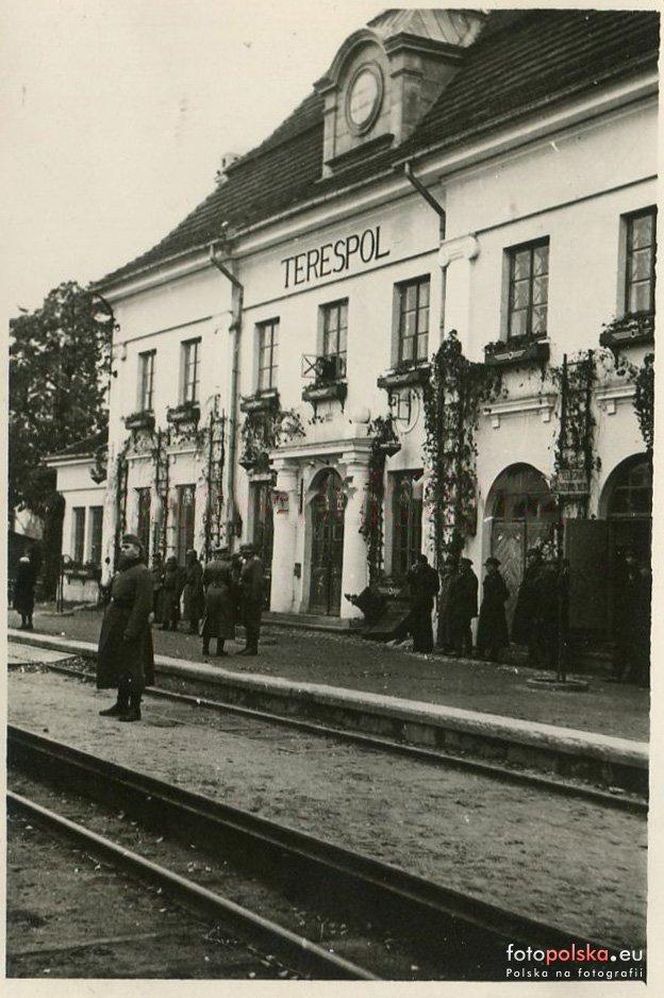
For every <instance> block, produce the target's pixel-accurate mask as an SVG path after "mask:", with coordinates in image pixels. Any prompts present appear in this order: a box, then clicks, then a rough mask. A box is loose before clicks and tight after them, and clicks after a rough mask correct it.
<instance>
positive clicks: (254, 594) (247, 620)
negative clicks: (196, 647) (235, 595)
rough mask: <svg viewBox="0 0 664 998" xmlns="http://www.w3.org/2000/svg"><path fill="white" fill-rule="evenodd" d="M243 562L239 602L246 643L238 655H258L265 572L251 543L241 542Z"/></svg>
mask: <svg viewBox="0 0 664 998" xmlns="http://www.w3.org/2000/svg"><path fill="white" fill-rule="evenodd" d="M242 554H243V556H244V564H243V566H242V571H241V572H240V603H241V608H242V623H243V624H244V626H245V630H246V645H245V647H244V648H243V649H242V651H241V652H238V654H240V655H258V638H259V636H260V629H261V615H262V613H263V598H264V595H265V583H264V579H265V574H264V572H263V562H262V561H261V560H260V558H259V557H258V556H257V554H256V551H255V548H254V546H253V544H243V546H242Z"/></svg>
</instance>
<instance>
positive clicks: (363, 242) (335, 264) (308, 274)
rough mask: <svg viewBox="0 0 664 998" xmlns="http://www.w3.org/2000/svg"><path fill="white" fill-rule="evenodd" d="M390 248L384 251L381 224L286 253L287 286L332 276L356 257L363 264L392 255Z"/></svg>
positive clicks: (285, 282) (344, 269) (285, 283)
mask: <svg viewBox="0 0 664 998" xmlns="http://www.w3.org/2000/svg"><path fill="white" fill-rule="evenodd" d="M389 255H390V251H389V250H383V251H381V248H380V225H377V226H376V227H375V228H373V229H365V230H364V232H362V233H361V234H358V233H357V232H353V233H352V234H351V235H350V236H344V237H343V238H342V239H337V240H336V242H333V243H323V245H322V246H316V247H315V248H314V249H310V250H306V252H304V253H297V254H296V255H295V256H287V257H286V259H285V260H282V261H281V264H282V266H283V268H284V287H285V288H290V287H295V286H296V285H298V284H307V283H308V282H309V281H310V280H311V279H312V278H314V277H329V276H330V275H331V274H341V273H343V272H344V271H346V270H348V269H349V267H350V266H351V264H352V263H354V262H356V260H354V258H356V259H359V260H361V261H362V263H371V261H372V260H382V259H383V257H386V256H389Z"/></svg>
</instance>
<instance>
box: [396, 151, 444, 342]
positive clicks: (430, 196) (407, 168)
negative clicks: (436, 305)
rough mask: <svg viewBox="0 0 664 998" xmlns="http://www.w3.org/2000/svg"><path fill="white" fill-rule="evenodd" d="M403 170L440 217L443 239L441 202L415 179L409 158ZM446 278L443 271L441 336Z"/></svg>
mask: <svg viewBox="0 0 664 998" xmlns="http://www.w3.org/2000/svg"><path fill="white" fill-rule="evenodd" d="M403 172H404V176H405V178H406V180H408V181H409V182H410V184H411V186H412V187H414V188H415V190H416V191H417V193H418V194H419V195H420V197H422V198H424V200H425V201H426V203H427V204H428V205H429V207H430V208H433V210H434V211H435V212H436V214H437V215H438V217H439V219H440V228H439V233H438V235H439V239H440V241H441V242H442V241H443V239H444V238H445V225H446V221H445V218H446V216H445V209H444V208H443V206H442V204H439V202H438V201H436V199H435V197H434V196H433V194H432V193H431V192H430V191H428V190H427V188H426V187H425V186H424V184H423V183H422V181H421V180H418V179H417V177H416V176H415V174H414V173H413V167H412V163H411V161H410V160H406V162H405V163H404V165H403ZM446 279H447V272H444V273H443V274H442V288H441V302H440V335H441V337H442V335H443V332H444V329H445V290H446V286H445V282H446Z"/></svg>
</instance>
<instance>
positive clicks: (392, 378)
mask: <svg viewBox="0 0 664 998" xmlns="http://www.w3.org/2000/svg"><path fill="white" fill-rule="evenodd" d="M430 373H431V367H430V365H429V364H428V363H427V364H413V365H412V366H411V367H403V368H401V369H400V368H399V367H395V368H393V369H392V370H391V371H386V372H385V374H383V375H381V377H380V378H378V380H377V382H376V384H377V385H378V387H379V388H384V389H385V390H386V391H392V390H394V389H395V388H407V387H409V386H410V385H424V384H426V383H427V381H428V380H429V375H430Z"/></svg>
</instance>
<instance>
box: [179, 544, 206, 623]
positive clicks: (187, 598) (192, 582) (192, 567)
mask: <svg viewBox="0 0 664 998" xmlns="http://www.w3.org/2000/svg"><path fill="white" fill-rule="evenodd" d="M182 603H183V606H182V615H183V617H184V619H185V620H188V621H189V633H190V634H198V622H199V620H200V619H201V617H202V616H203V603H204V594H203V566H202V565H201V563H200V561H199V560H198V555H197V554H196V552H195V551H194V550H191V551H187V555H186V558H185V582H184V591H183V594H182Z"/></svg>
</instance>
